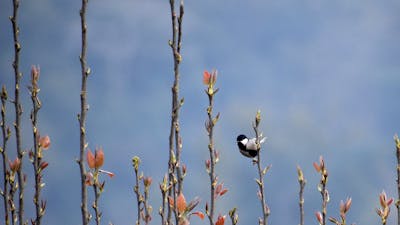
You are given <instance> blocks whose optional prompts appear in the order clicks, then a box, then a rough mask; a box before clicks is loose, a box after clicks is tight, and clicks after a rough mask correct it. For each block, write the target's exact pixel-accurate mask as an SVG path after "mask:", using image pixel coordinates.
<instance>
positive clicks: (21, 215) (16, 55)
mask: <svg viewBox="0 0 400 225" xmlns="http://www.w3.org/2000/svg"><path fill="white" fill-rule="evenodd" d="M18 8H19V0H13V15H12V16H11V17H10V20H11V23H12V28H13V37H14V62H13V68H14V75H15V99H14V106H15V124H14V127H15V138H16V145H17V156H18V158H19V160H20V163H21V166H20V167H19V169H18V171H17V175H18V183H19V185H18V191H19V195H18V196H19V205H18V206H19V208H18V220H19V224H20V225H23V224H25V221H24V188H25V175H24V174H23V172H22V157H23V156H24V153H23V151H22V140H21V115H22V105H21V103H20V97H19V94H20V93H19V88H20V80H21V77H22V73H21V72H20V71H19V56H20V52H21V44H20V43H19V38H18V37H19V31H20V30H19V26H18Z"/></svg>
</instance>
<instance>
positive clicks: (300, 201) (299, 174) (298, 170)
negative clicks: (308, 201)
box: [297, 166, 306, 225]
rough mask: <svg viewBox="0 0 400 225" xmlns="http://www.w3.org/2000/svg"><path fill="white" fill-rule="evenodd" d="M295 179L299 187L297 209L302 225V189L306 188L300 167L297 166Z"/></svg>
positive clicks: (301, 224)
mask: <svg viewBox="0 0 400 225" xmlns="http://www.w3.org/2000/svg"><path fill="white" fill-rule="evenodd" d="M297 175H298V176H297V178H298V181H299V185H300V191H299V208H300V225H304V197H303V193H304V187H305V186H306V180H305V179H304V176H303V171H302V170H301V168H300V166H297Z"/></svg>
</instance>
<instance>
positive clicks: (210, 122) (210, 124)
mask: <svg viewBox="0 0 400 225" xmlns="http://www.w3.org/2000/svg"><path fill="white" fill-rule="evenodd" d="M216 79H217V71H216V70H213V71H212V72H211V73H209V72H208V71H205V72H204V77H203V83H204V84H205V85H207V87H208V88H207V89H206V90H205V92H206V94H207V96H208V107H207V116H208V119H207V121H206V123H205V127H206V130H207V133H208V151H209V154H210V159H209V160H207V161H206V171H207V173H208V175H209V177H210V208H209V209H208V207H206V214H207V216H208V219H209V221H210V225H214V209H215V199H216V197H217V196H216V195H215V194H216V193H215V187H216V186H217V177H216V175H215V165H216V164H217V162H218V155H219V154H218V152H217V151H216V150H215V147H214V136H213V134H214V126H215V124H216V123H217V121H218V119H219V115H220V114H219V113H218V114H217V115H216V116H215V117H214V116H213V115H212V112H213V107H214V95H215V94H216V93H217V92H218V89H214V84H215V82H216ZM206 206H207V205H206Z"/></svg>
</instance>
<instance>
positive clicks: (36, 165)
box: [29, 66, 47, 225]
mask: <svg viewBox="0 0 400 225" xmlns="http://www.w3.org/2000/svg"><path fill="white" fill-rule="evenodd" d="M39 75H40V72H39V68H37V67H36V66H32V69H31V86H30V87H29V91H30V95H31V100H32V105H33V109H32V112H31V122H32V131H33V152H32V151H31V152H30V154H29V156H30V159H31V161H32V164H33V170H34V174H35V195H34V198H33V203H34V204H35V209H36V219H35V220H34V221H32V224H33V225H40V224H41V219H42V217H43V215H44V212H45V205H46V204H45V203H44V202H43V201H42V200H41V199H40V191H41V189H42V185H43V184H42V182H41V179H42V171H43V169H44V168H43V167H44V166H47V163H44V164H42V149H41V147H42V146H39V138H40V135H39V131H38V127H37V120H38V118H37V115H38V112H39V110H40V108H41V102H40V100H39V97H38V93H39V91H40V89H39V86H38V80H39ZM42 165H43V166H42Z"/></svg>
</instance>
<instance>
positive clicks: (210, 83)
mask: <svg viewBox="0 0 400 225" xmlns="http://www.w3.org/2000/svg"><path fill="white" fill-rule="evenodd" d="M217 74H218V72H217V70H215V69H214V70H212V71H211V73H210V72H208V71H204V73H203V84H204V85H207V87H208V88H207V90H206V93H207V95H208V96H213V95H214V94H216V93H217V92H218V88H217V89H214V85H215V83H216V82H217Z"/></svg>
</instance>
